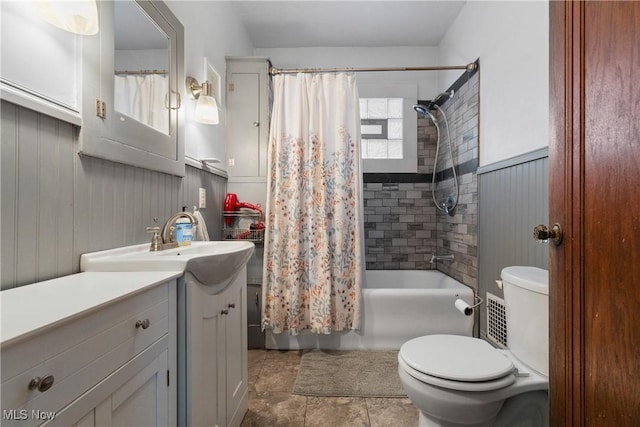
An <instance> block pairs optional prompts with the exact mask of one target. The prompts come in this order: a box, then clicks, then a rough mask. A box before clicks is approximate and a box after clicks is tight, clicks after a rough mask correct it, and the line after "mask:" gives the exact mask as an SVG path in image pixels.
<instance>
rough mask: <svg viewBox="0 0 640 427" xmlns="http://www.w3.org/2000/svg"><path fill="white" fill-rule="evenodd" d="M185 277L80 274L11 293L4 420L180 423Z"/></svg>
mask: <svg viewBox="0 0 640 427" xmlns="http://www.w3.org/2000/svg"><path fill="white" fill-rule="evenodd" d="M181 274H182V272H179V271H168V272H145V273H136V272H129V273H114V272H111V273H80V274H74V275H71V276H66V277H61V278H58V279H53V280H48V281H45V282H39V283H35V284H32V285H29V286H22V287H20V288H15V289H10V290H6V291H3V292H2V293H1V294H0V298H1V304H2V342H1V349H2V385H1V387H2V425H3V426H14V425H16V426H17V425H19V426H21V427H24V426H36V425H41V424H45V423H47V422H48V421H51V424H53V425H68V426H71V425H78V426H80V425H81V426H93V425H113V426H116V425H156V426H166V425H172V424H174V422H171V417H172V416H175V408H176V399H175V396H176V392H175V390H176V380H175V378H176V376H177V375H176V372H175V371H176V364H175V354H172V352H173V351H174V349H175V343H174V342H172V337H175V325H176V315H175V309H172V307H175V301H176V282H175V279H176V278H177V277H178V276H180V275H181ZM174 419H175V418H174Z"/></svg>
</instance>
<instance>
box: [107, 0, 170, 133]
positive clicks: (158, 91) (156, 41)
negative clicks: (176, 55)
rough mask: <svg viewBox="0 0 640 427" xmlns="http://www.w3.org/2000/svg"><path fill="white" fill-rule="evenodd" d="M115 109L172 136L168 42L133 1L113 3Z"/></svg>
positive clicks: (160, 30) (164, 35) (165, 36)
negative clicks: (170, 132)
mask: <svg viewBox="0 0 640 427" xmlns="http://www.w3.org/2000/svg"><path fill="white" fill-rule="evenodd" d="M114 19H115V21H114V27H115V32H114V48H115V56H114V67H115V70H114V72H113V74H114V75H113V78H114V85H113V88H114V106H113V107H114V109H115V110H116V113H119V114H124V115H126V116H129V117H130V118H132V119H134V120H137V121H139V122H140V123H143V124H145V125H147V126H149V127H151V128H153V129H155V130H157V131H158V132H162V133H164V134H166V135H168V134H169V120H170V114H169V113H170V109H169V105H168V100H169V79H170V77H169V68H170V66H169V64H170V60H171V56H170V53H169V47H170V44H169V38H168V37H167V35H166V34H165V33H164V32H163V31H162V29H160V28H159V27H158V26H156V25H155V23H154V22H152V21H151V20H150V19H149V17H148V16H147V15H146V14H145V12H144V11H143V10H142V9H141V8H140V7H139V6H138V5H137V4H136V3H135V2H133V1H117V2H114Z"/></svg>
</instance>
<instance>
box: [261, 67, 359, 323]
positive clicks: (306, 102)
mask: <svg viewBox="0 0 640 427" xmlns="http://www.w3.org/2000/svg"><path fill="white" fill-rule="evenodd" d="M273 84H274V103H273V112H272V118H271V129H270V136H269V152H268V153H269V154H268V156H269V158H268V162H269V175H268V181H267V224H266V231H265V243H264V272H263V273H264V274H263V280H264V283H263V295H262V303H263V304H262V325H263V329H271V330H272V332H274V333H280V332H283V331H285V330H286V331H289V333H290V334H292V335H296V334H297V333H298V332H299V331H301V330H304V329H308V330H310V331H311V332H314V333H318V334H329V333H331V332H332V331H342V330H345V329H359V327H360V302H361V287H362V282H363V275H364V268H363V258H364V255H363V254H364V250H363V248H364V236H363V222H362V221H363V218H362V205H361V188H362V187H361V185H360V155H359V151H360V149H359V146H360V113H359V100H358V91H357V87H356V83H355V77H354V75H353V74H346V73H335V74H333V73H326V74H297V75H277V76H275V77H274V80H273Z"/></svg>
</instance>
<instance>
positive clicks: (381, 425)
mask: <svg viewBox="0 0 640 427" xmlns="http://www.w3.org/2000/svg"><path fill="white" fill-rule="evenodd" d="M366 403H367V412H368V414H369V421H370V422H371V427H388V426H403V427H414V426H417V425H418V409H417V408H416V407H415V406H414V405H413V404H412V403H411V401H410V400H409V399H406V398H405V399H397V398H394V399H389V398H367V399H366Z"/></svg>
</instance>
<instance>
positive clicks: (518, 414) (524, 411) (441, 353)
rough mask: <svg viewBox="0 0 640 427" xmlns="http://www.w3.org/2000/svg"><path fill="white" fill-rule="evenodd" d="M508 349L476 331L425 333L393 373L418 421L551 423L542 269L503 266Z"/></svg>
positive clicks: (405, 350) (444, 426) (450, 425)
mask: <svg viewBox="0 0 640 427" xmlns="http://www.w3.org/2000/svg"><path fill="white" fill-rule="evenodd" d="M502 281H503V285H504V303H505V306H506V314H507V318H506V321H507V344H508V349H505V350H500V349H497V348H495V347H493V346H492V345H491V344H489V343H488V342H486V341H484V340H481V339H479V338H472V337H465V336H459V335H427V336H423V337H419V338H415V339H412V340H410V341H407V342H406V343H404V344H403V345H402V347H401V348H400V352H399V353H398V373H399V375H400V380H401V382H402V385H403V386H404V389H405V391H406V392H407V395H408V396H409V399H411V401H412V402H413V404H414V405H415V406H416V407H417V408H418V409H419V410H420V422H419V425H420V426H421V427H424V426H441V427H454V426H504V427H507V426H508V427H518V426H522V427H524V426H527V427H539V426H548V425H549V411H548V409H549V406H548V390H549V380H548V375H549V357H548V350H549V335H548V330H549V320H548V313H549V307H548V301H549V279H548V272H547V270H542V269H540V268H535V267H507V268H505V269H503V270H502Z"/></svg>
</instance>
